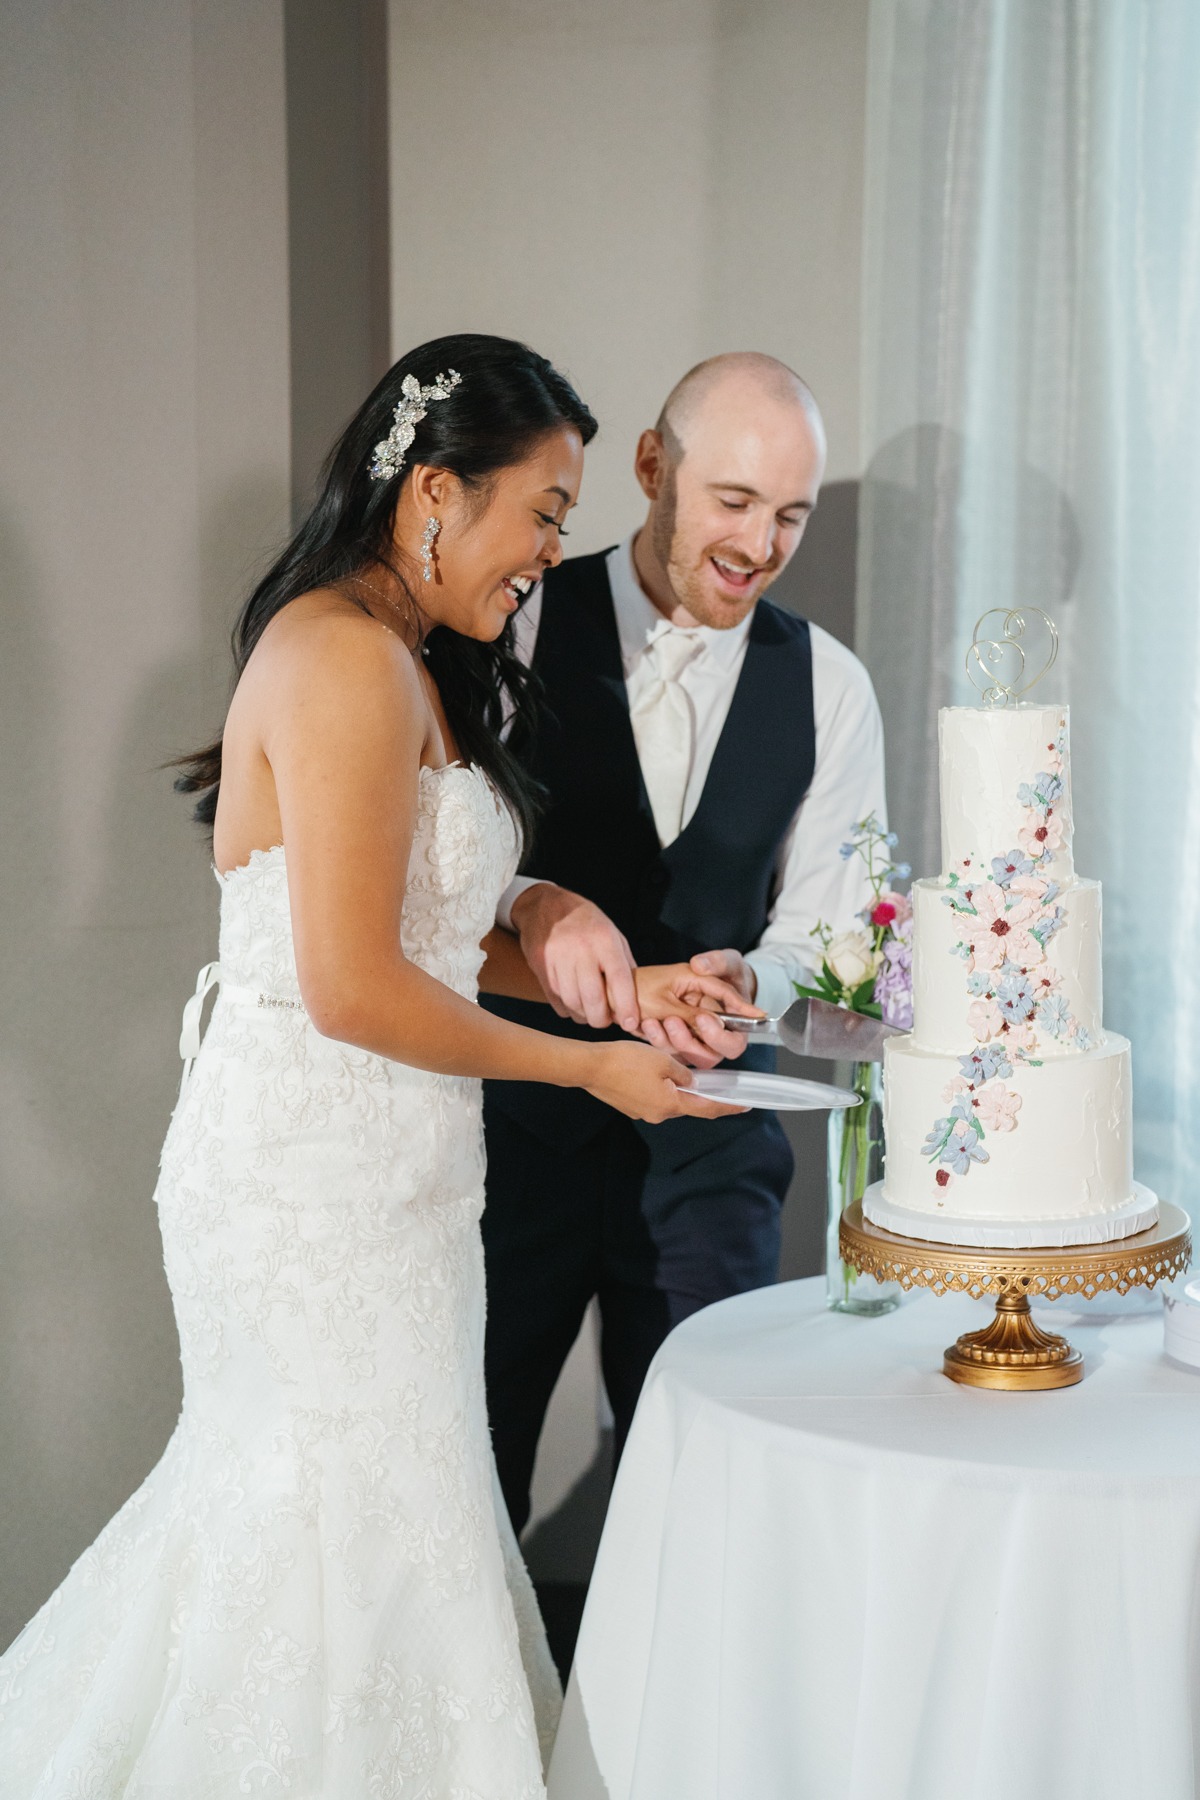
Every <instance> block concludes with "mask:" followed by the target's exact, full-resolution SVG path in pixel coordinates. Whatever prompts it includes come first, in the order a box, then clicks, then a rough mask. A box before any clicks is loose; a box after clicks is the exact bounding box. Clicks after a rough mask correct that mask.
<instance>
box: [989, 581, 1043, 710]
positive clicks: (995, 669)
mask: <svg viewBox="0 0 1200 1800" xmlns="http://www.w3.org/2000/svg"><path fill="white" fill-rule="evenodd" d="M989 619H1000V620H1001V621H1002V624H1001V625H1000V626H999V627H998V630H999V636H997V637H989V636H987V635H986V634H985V635H981V634H984V633H985V628H986V627H987V624H988V621H989ZM1035 619H1036V620H1040V621H1041V623H1042V624H1043V625H1044V626H1045V628H1046V634H1047V649H1046V654H1045V659H1044V661H1043V662H1042V665H1041V667H1040V668H1039V669H1037V670H1036V672H1035V673H1034V674H1032V675H1030V674H1029V669H1030V667H1031V658H1030V657H1029V655H1028V654H1027V646H1026V645H1025V644H1023V643H1022V641H1021V640H1022V639H1023V638H1024V637H1025V633H1026V630H1027V628H1028V625H1029V622H1030V621H1032V620H1035ZM993 629H997V628H993ZM1036 635H1037V634H1035V637H1036ZM1057 655H1058V626H1057V625H1056V624H1055V623H1054V620H1053V619H1051V618H1048V617H1047V616H1046V614H1045V613H1044V612H1041V611H1039V609H1038V608H1037V607H1036V606H1019V607H1017V606H1014V607H1011V608H1006V607H1003V606H992V607H989V608H988V610H987V612H985V613H981V614H980V616H979V618H978V619H976V621H975V630H974V631H973V633H972V634H971V647H970V649H969V650H968V651H967V675H968V677H969V678H970V682H971V686H972V687H973V688H975V689H976V690H977V691H978V692H979V693H980V694H981V695H982V696H983V704H984V705H985V706H1007V705H1009V703H1010V702H1011V703H1012V704H1014V705H1015V704H1016V702H1017V701H1018V700H1019V699H1020V698H1021V696H1022V694H1027V693H1028V692H1029V690H1030V688H1032V687H1034V686H1036V684H1037V683H1038V682H1039V681H1040V680H1041V679H1042V676H1043V675H1046V674H1048V673H1049V671H1050V669H1052V668H1053V666H1054V659H1055V658H1056V657H1057ZM979 676H982V678H983V679H982V682H980V681H979V680H978V679H977V677H979Z"/></svg>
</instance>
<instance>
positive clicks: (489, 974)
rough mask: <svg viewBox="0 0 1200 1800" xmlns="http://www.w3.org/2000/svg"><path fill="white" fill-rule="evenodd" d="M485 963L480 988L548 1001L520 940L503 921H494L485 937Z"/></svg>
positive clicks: (510, 996)
mask: <svg viewBox="0 0 1200 1800" xmlns="http://www.w3.org/2000/svg"><path fill="white" fill-rule="evenodd" d="M483 949H484V964H483V967H482V969H480V971H479V991H480V992H481V993H483V994H500V995H502V996H503V998H504V999H506V1000H540V1001H541V1002H542V1004H543V1005H545V1004H548V1003H547V1001H546V995H545V993H544V991H543V989H542V984H541V982H540V981H539V980H538V978H537V976H536V975H535V974H534V972H533V970H532V969H531V968H530V966H529V964H528V963H527V962H526V960H525V952H524V951H523V950H522V948H521V945H520V941H519V939H517V938H516V937H514V936H513V934H512V932H511V931H505V929H504V927H503V925H493V927H492V929H491V930H490V931H489V932H488V934H487V936H486V937H485V938H484V940H483Z"/></svg>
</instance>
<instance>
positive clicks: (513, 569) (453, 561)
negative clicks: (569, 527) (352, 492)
mask: <svg viewBox="0 0 1200 1800" xmlns="http://www.w3.org/2000/svg"><path fill="white" fill-rule="evenodd" d="M582 477H583V440H582V438H581V437H580V435H579V432H578V431H577V430H576V429H575V427H574V426H563V427H561V428H560V429H558V430H555V431H551V432H547V433H546V435H545V436H544V437H541V438H539V439H538V440H537V442H536V443H535V444H534V446H533V448H532V449H531V451H530V453H529V455H528V456H527V457H526V458H525V460H524V461H523V462H519V463H514V464H513V465H512V466H511V467H510V468H506V469H500V470H499V471H498V472H497V473H496V475H494V476H493V477H492V478H491V480H490V481H489V483H488V485H487V486H486V488H484V489H480V490H476V491H474V492H472V491H470V490H469V489H467V488H464V486H463V484H462V483H461V482H460V481H459V480H458V478H457V477H456V476H454V475H451V474H450V473H449V472H448V471H447V470H445V469H431V468H426V467H423V466H421V465H418V466H417V467H415V468H414V469H413V472H412V480H411V482H406V483H405V486H404V489H403V491H402V494H401V499H400V502H399V504H398V505H397V508H396V540H397V546H398V548H400V550H401V554H402V556H403V557H404V561H405V562H406V563H407V564H408V565H409V566H410V567H411V568H414V569H415V572H416V579H415V580H414V581H413V583H412V587H413V592H414V594H415V596H416V600H417V604H418V606H419V607H420V609H421V611H422V613H423V614H424V615H425V617H426V619H427V621H428V622H429V623H430V624H432V625H446V626H449V628H450V629H451V630H452V631H457V632H459V633H460V634H461V635H462V636H463V637H472V638H480V639H482V640H484V641H485V642H490V641H491V640H492V639H494V638H497V637H499V635H500V633H501V631H503V629H504V626H505V623H506V622H507V620H508V619H509V618H511V616H512V614H513V613H515V612H516V610H517V608H518V606H519V605H520V603H521V600H522V599H523V598H524V596H525V595H526V594H527V593H528V592H529V591H530V589H531V588H532V587H533V586H534V585H535V583H537V582H539V581H540V580H541V578H542V576H543V575H544V574H545V572H546V570H547V569H549V568H553V567H554V566H555V564H556V563H560V562H561V561H562V555H563V552H562V539H563V537H565V536H566V533H565V532H564V531H563V529H562V526H563V520H564V519H565V518H566V515H567V513H568V512H569V511H570V509H571V508H572V507H573V506H574V505H575V503H576V500H577V499H578V497H579V484H580V481H581V480H582ZM430 517H433V518H436V519H437V520H438V521H439V523H440V525H441V530H440V531H439V533H438V535H437V537H436V539H435V541H434V551H433V570H434V578H433V580H432V581H429V582H427V581H425V580H423V579H422V576H421V564H420V560H419V555H418V551H417V546H418V545H419V544H420V542H421V538H422V534H423V532H424V529H425V521H426V519H428V518H430Z"/></svg>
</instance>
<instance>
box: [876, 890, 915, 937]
mask: <svg viewBox="0 0 1200 1800" xmlns="http://www.w3.org/2000/svg"><path fill="white" fill-rule="evenodd" d="M879 904H880V906H890V907H891V908H892V929H893V930H894V931H897V932H898V931H899V929H900V927H901V926H902V925H906V924H907V923H908V921H909V919H911V918H912V900H911V899H910V898H909V896H908V895H907V894H894V893H893V892H892V890H891V889H890V888H885V889H884V890H883V892H882V894H880V896H879Z"/></svg>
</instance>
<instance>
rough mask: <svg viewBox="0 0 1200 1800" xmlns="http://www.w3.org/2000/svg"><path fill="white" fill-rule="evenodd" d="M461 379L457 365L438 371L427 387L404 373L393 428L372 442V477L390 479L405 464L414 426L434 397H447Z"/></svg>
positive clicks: (441, 398)
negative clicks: (438, 373) (444, 371)
mask: <svg viewBox="0 0 1200 1800" xmlns="http://www.w3.org/2000/svg"><path fill="white" fill-rule="evenodd" d="M461 380H462V376H461V375H460V374H459V372H458V370H457V369H450V370H448V371H447V373H446V374H445V375H439V376H438V377H437V379H436V380H435V381H431V382H430V384H429V386H428V387H422V386H421V384H420V382H419V381H418V380H417V378H416V376H415V375H406V376H405V377H404V380H403V381H402V382H401V383H400V404H399V406H397V408H396V410H395V412H394V413H393V415H392V429H391V430H390V431H389V432H388V434H387V436H386V437H385V438H383V439H382V440H381V441H380V442H379V443H378V444H376V446H375V454H374V456H373V457H372V458H371V466H370V469H369V470H368V473H369V475H370V477H371V480H372V481H390V480H391V479H392V477H393V475H398V474H399V473H400V471H401V469H402V468H403V467H404V459H405V457H406V456H407V455H408V450H409V446H410V445H411V443H412V441H413V439H414V438H415V437H416V435H417V426H418V425H419V424H420V422H421V420H422V419H423V418H424V417H425V414H426V413H427V412H428V411H429V406H430V402H431V401H433V400H448V399H449V398H450V395H451V394H452V393H453V392H454V389H455V388H456V387H457V386H458V384H459V382H460V381H461Z"/></svg>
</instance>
